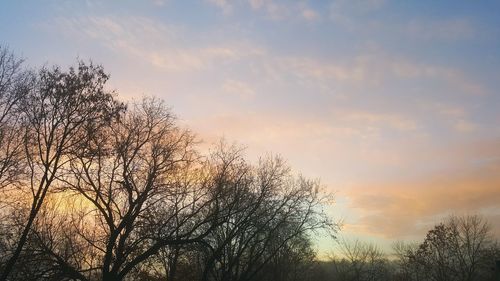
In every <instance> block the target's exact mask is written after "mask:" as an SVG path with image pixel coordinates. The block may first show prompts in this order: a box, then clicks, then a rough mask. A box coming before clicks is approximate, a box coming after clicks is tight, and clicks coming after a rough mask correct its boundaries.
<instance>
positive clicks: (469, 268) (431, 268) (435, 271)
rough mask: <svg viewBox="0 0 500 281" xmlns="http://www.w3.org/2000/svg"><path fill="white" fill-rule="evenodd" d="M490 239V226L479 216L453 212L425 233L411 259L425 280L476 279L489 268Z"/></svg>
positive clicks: (469, 280)
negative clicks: (461, 215) (452, 214)
mask: <svg viewBox="0 0 500 281" xmlns="http://www.w3.org/2000/svg"><path fill="white" fill-rule="evenodd" d="M492 242H493V241H492V239H491V237H490V234H489V226H488V224H487V223H486V221H485V220H484V219H482V218H481V217H479V216H464V217H456V216H452V217H450V218H449V219H448V220H447V221H446V222H444V223H441V224H438V225H436V226H435V227H434V228H433V229H432V230H430V231H429V232H428V233H427V236H426V239H425V240H424V242H423V243H422V244H420V246H419V248H418V250H417V251H416V252H415V253H414V254H413V255H411V256H410V261H411V262H413V263H416V264H418V265H420V267H421V268H422V270H423V271H424V273H425V277H424V278H426V280H435V281H449V280H452V281H453V280H457V281H473V280H479V279H478V278H480V276H481V275H482V273H484V270H488V269H486V268H487V267H488V266H487V264H488V261H487V257H488V253H489V249H490V246H491V244H492Z"/></svg>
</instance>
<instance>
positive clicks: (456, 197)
mask: <svg viewBox="0 0 500 281" xmlns="http://www.w3.org/2000/svg"><path fill="white" fill-rule="evenodd" d="M490 148H491V147H490ZM494 149H495V150H494V151H490V153H492V155H493V157H494V158H493V159H490V160H489V161H485V163H481V164H478V165H477V167H476V168H471V169H462V170H460V169H457V170H454V171H448V172H446V173H442V174H439V175H434V176H431V177H429V178H426V179H422V180H414V181H400V182H392V183H387V184H384V183H379V184H366V185H359V186H357V187H354V188H352V189H350V190H349V191H347V194H348V197H349V199H350V206H351V207H352V208H354V209H355V210H356V211H357V212H358V213H359V214H360V218H359V220H358V221H356V222H352V223H351V224H350V225H349V227H350V229H351V231H355V230H357V231H362V232H364V233H369V234H374V235H379V236H383V237H386V238H405V237H415V236H419V235H422V234H423V233H425V232H426V231H427V230H428V229H429V228H430V227H432V225H433V224H434V223H436V222H437V221H439V220H440V219H442V218H443V217H446V216H447V215H449V214H452V213H457V214H461V213H479V214H482V215H484V216H486V217H491V218H493V217H498V216H499V215H500V204H499V202H500V157H499V155H500V149H499V148H498V146H497V147H496V148H494ZM490 222H491V223H492V224H494V225H493V227H494V231H495V232H496V233H497V234H500V223H499V221H498V220H496V221H493V220H492V221H490Z"/></svg>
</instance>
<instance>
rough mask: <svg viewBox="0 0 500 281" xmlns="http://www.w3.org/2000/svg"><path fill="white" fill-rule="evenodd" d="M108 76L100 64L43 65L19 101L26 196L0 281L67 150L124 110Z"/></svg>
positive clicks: (66, 158) (9, 268)
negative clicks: (21, 221) (110, 88)
mask: <svg viewBox="0 0 500 281" xmlns="http://www.w3.org/2000/svg"><path fill="white" fill-rule="evenodd" d="M107 79H108V76H107V75H106V74H105V73H104V72H103V70H102V68H101V67H98V66H94V65H92V64H90V65H86V64H84V63H82V62H80V63H79V65H78V67H77V68H76V69H75V68H70V70H69V71H67V72H64V71H61V70H60V69H59V68H58V67H54V68H52V69H47V68H43V69H42V70H41V71H40V72H39V74H38V78H37V79H36V81H35V84H34V86H33V87H32V88H31V89H30V90H29V91H28V92H27V93H26V94H25V95H24V96H23V98H22V100H21V105H20V113H21V118H22V126H21V127H19V128H18V133H20V134H22V135H23V138H24V139H23V141H24V142H23V145H24V159H25V160H26V161H27V166H28V172H27V173H28V175H27V177H26V179H24V180H23V182H22V188H23V189H24V188H27V189H28V191H27V192H26V193H27V194H29V196H31V200H30V201H31V202H30V203H29V204H30V209H29V212H28V214H27V216H26V218H25V223H24V227H23V230H22V232H21V234H20V237H19V239H18V240H17V245H16V246H15V247H14V249H13V251H12V254H11V256H10V258H9V259H8V261H7V262H6V265H5V268H4V270H3V272H2V275H1V276H0V280H7V278H8V276H9V274H10V273H11V271H12V270H13V269H14V265H15V263H16V261H17V259H18V257H19V255H20V254H21V251H22V249H23V247H24V245H25V243H26V241H27V239H28V236H29V234H30V231H31V228H32V225H33V223H34V222H35V219H36V217H37V214H38V213H39V211H40V209H41V208H42V206H43V203H44V200H45V198H46V196H47V194H48V193H49V190H50V189H51V187H53V185H54V183H56V182H57V177H58V175H59V173H60V172H61V171H62V169H61V168H62V167H63V166H65V165H67V164H68V163H69V161H70V159H71V153H72V151H73V150H75V149H77V148H78V147H80V146H82V145H85V144H86V143H87V139H88V136H90V135H92V134H93V133H94V132H95V131H96V130H98V128H100V127H101V126H102V125H103V124H105V123H107V122H110V121H111V119H112V118H113V117H115V116H117V114H118V113H119V112H120V111H121V110H122V109H123V106H122V105H121V104H120V103H118V102H116V101H115V100H114V98H113V95H112V94H111V93H107V92H106V91H105V89H104V84H105V82H106V80H107Z"/></svg>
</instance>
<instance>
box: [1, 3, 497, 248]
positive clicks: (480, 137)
mask: <svg viewBox="0 0 500 281" xmlns="http://www.w3.org/2000/svg"><path fill="white" fill-rule="evenodd" d="M498 14H500V1H487V0H485V1H456V0H453V1H445V0H443V1H431V0H428V1H427V0H419V1H391V0H357V1H349V0H286V1H285V0H233V1H231V0H197V1H195V0H144V1H138V0H136V1H132V0H122V1H118V0H116V1H98V0H86V1H69V0H60V1H56V0H44V1H14V0H3V1H1V2H0V44H2V45H4V46H8V47H9V48H10V49H11V50H12V51H14V52H15V53H16V54H17V55H18V56H21V57H23V58H25V60H26V64H27V65H30V66H36V67H39V66H42V65H52V64H58V65H61V66H70V65H74V64H75V62H76V61H77V59H83V60H88V59H91V60H92V61H93V62H95V63H98V64H102V65H103V66H104V68H105V70H106V72H108V73H110V75H111V79H110V81H109V87H110V89H114V90H116V91H117V93H118V94H119V97H120V98H122V99H124V100H133V99H136V100H138V99H140V98H141V97H142V96H155V97H159V98H162V99H164V100H165V102H166V103H167V104H168V105H169V106H170V107H171V108H172V111H173V112H174V113H175V114H176V116H178V118H179V122H180V123H181V124H182V125H183V126H186V127H188V128H190V129H191V130H192V131H194V132H195V133H197V135H198V138H199V139H200V140H203V145H206V146H209V145H210V144H212V143H216V142H217V141H218V140H219V139H220V138H224V139H225V140H226V141H229V142H234V143H237V144H239V145H241V146H244V147H246V148H247V149H246V154H247V155H248V157H249V158H250V159H253V160H254V161H256V160H257V159H258V157H259V156H262V155H268V154H279V155H281V156H283V157H284V158H285V159H287V161H288V163H289V165H290V166H291V167H292V168H293V169H294V170H295V171H297V172H300V173H301V174H302V175H304V176H306V177H309V178H315V179H320V180H321V182H322V184H323V185H324V187H325V190H327V191H329V192H334V193H335V196H336V204H335V205H333V206H331V207H329V209H328V210H329V213H330V214H331V215H332V217H333V218H335V219H337V220H342V221H343V223H344V227H343V230H342V232H341V233H342V236H344V237H348V238H351V237H358V238H361V239H367V240H369V241H372V242H376V243H379V244H381V245H386V246H387V247H388V245H390V243H391V242H392V241H395V240H420V239H422V238H423V237H424V235H425V233H426V231H427V230H428V229H429V228H431V227H432V226H433V225H434V224H435V223H436V222H438V221H440V220H442V219H443V218H446V217H447V216H448V215H450V214H458V215H462V214H481V215H483V216H484V217H486V218H487V219H488V220H489V221H490V223H491V224H492V229H493V233H495V234H496V235H497V237H498V236H499V235H500V92H499V90H498V89H500V17H498ZM317 244H318V247H319V248H320V250H321V251H328V250H329V249H330V248H332V247H334V244H333V243H332V242H331V241H328V240H327V239H326V238H320V239H319V240H318V243H317Z"/></svg>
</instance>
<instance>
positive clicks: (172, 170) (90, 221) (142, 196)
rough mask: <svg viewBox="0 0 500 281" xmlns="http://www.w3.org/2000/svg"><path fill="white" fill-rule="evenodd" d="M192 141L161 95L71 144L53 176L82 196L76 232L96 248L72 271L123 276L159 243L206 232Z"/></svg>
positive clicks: (207, 211) (192, 239)
mask: <svg viewBox="0 0 500 281" xmlns="http://www.w3.org/2000/svg"><path fill="white" fill-rule="evenodd" d="M193 140H194V139H193V136H192V134H191V133H190V132H189V131H186V130H182V129H180V128H178V127H177V126H176V125H175V119H174V118H173V116H172V115H171V114H170V112H169V111H168V110H167V109H166V108H165V106H164V105H163V103H162V102H159V101H157V100H144V101H143V103H141V104H138V105H136V106H135V107H133V108H132V109H131V110H129V111H127V112H126V114H125V115H124V116H122V118H121V119H120V120H118V121H117V122H115V123H113V124H112V125H111V126H110V127H109V128H108V129H107V131H103V132H102V134H100V135H94V138H93V139H92V141H91V142H90V143H89V144H88V145H87V146H86V147H84V148H83V149H82V150H81V151H79V153H78V154H77V156H76V157H75V158H74V160H73V161H72V162H71V169H70V171H69V172H68V174H67V175H66V176H65V177H63V178H61V180H63V181H64V183H65V185H66V188H67V189H68V190H70V191H72V192H74V193H75V194H76V195H80V196H82V197H83V198H85V199H86V201H87V204H88V206H89V207H88V208H86V210H85V211H84V214H85V215H84V216H82V217H81V218H79V221H81V222H82V223H80V224H79V226H78V235H79V236H80V237H82V238H83V239H84V240H85V241H86V242H87V243H88V244H89V245H90V246H91V248H94V249H97V251H98V252H99V259H98V260H97V264H94V265H92V266H89V267H88V268H80V269H79V270H80V271H82V272H83V271H86V272H87V276H91V275H92V274H94V273H95V272H98V274H99V275H100V276H101V278H102V280H123V279H124V278H125V277H126V276H127V275H129V274H131V273H134V271H136V270H137V269H138V268H139V267H140V265H141V264H142V263H144V262H147V261H148V260H150V259H151V258H152V257H154V256H155V255H157V254H158V253H159V251H160V250H161V249H163V248H165V247H167V246H175V245H184V244H190V243H197V242H201V239H202V238H203V237H205V236H206V235H207V234H208V233H209V232H210V231H211V227H212V225H213V224H214V223H215V220H214V216H215V214H216V213H217V212H216V210H212V209H211V204H210V200H208V199H209V197H208V196H207V194H208V189H206V188H205V185H204V182H205V177H206V175H205V171H204V170H203V167H202V166H201V164H200V162H199V161H197V159H198V155H197V153H196V152H195V150H194V149H193ZM94 230H97V231H94Z"/></svg>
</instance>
